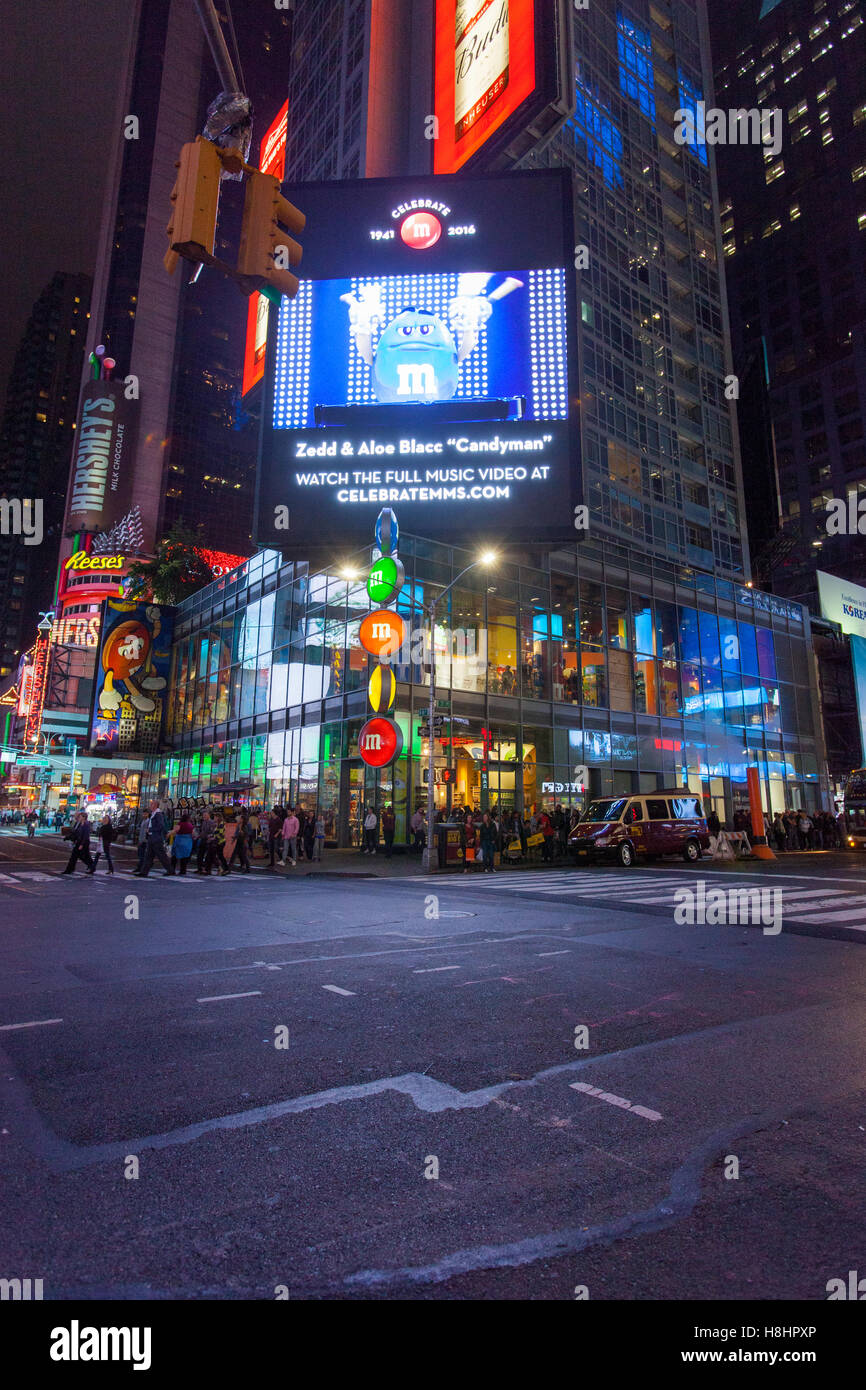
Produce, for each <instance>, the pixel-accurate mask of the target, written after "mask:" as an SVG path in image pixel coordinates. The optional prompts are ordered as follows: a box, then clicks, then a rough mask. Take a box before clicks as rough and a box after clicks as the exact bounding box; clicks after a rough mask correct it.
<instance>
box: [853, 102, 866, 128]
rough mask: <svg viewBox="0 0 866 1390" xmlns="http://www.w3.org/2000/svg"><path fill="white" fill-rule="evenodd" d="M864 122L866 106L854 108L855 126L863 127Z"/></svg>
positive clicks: (865, 119)
mask: <svg viewBox="0 0 866 1390" xmlns="http://www.w3.org/2000/svg"><path fill="white" fill-rule="evenodd" d="M864 121H866V106H857V107H855V108H854V124H855V125H862V124H863V122H864Z"/></svg>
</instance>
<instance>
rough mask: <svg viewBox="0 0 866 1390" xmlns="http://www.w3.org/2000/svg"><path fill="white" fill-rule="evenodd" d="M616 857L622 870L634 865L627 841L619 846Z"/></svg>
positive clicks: (632, 854)
mask: <svg viewBox="0 0 866 1390" xmlns="http://www.w3.org/2000/svg"><path fill="white" fill-rule="evenodd" d="M617 855H618V856H619V862H620V864H622V866H623V868H624V869H630V868H631V866H632V864H633V863H634V850H633V849H632V847H631V845H630V844H629V842H628V840H625V841H624V842H623V843H622V844H621V845H620V847H619V849H618V850H617Z"/></svg>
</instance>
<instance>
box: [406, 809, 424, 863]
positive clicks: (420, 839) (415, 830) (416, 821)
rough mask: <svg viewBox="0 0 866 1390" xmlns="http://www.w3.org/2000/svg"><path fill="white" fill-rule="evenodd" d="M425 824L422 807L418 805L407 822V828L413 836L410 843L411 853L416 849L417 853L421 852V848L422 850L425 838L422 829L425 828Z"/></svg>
mask: <svg viewBox="0 0 866 1390" xmlns="http://www.w3.org/2000/svg"><path fill="white" fill-rule="evenodd" d="M425 824H426V817H425V815H424V808H423V807H422V806H419V807H418V809H417V811H416V812H415V814H414V816H413V817H412V819H411V821H410V822H409V828H410V830H411V831H412V836H413V843H412V853H413V854H414V853H415V851H416V850H417V851H418V853H419V854H421V853H422V852H423V850H424V838H425V836H424V830H425Z"/></svg>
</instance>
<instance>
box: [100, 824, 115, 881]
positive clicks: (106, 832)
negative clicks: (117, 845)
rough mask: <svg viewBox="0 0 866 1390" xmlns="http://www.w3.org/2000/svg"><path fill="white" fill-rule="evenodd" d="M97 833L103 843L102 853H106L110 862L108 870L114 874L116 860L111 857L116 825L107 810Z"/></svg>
mask: <svg viewBox="0 0 866 1390" xmlns="http://www.w3.org/2000/svg"><path fill="white" fill-rule="evenodd" d="M97 834H98V836H99V843H100V844H101V845H102V853H103V854H104V855H105V858H106V861H107V863H108V872H109V873H110V874H113V873H114V861H113V860H112V858H111V846H112V843H113V841H114V838H115V835H114V826H113V825H112V824H111V817H110V816H109V814H108V812H107V811H106V813H105V815H104V816H103V817H102V820H101V821H100V824H99V830H98V831H97Z"/></svg>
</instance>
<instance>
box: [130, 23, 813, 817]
mask: <svg viewBox="0 0 866 1390" xmlns="http://www.w3.org/2000/svg"><path fill="white" fill-rule="evenodd" d="M335 11H336V12H337V15H338V16H339V18H337V17H335V13H334V12H335ZM381 13H382V11H381V10H380V9H379V8H378V6H377V4H376V0H370V3H369V4H365V3H363V0H346V3H345V4H343V5H340V6H333V5H317V4H311V5H309V6H305V7H304V12H303V16H302V17H301V18H299V25H300V27H299V29H298V30H297V32H296V50H295V56H296V60H297V58H298V54H299V48H298V45H302V44H304V43H307V44H308V45H310V47H308V49H307V50H305V51H306V53H307V59H308V61H307V63H306V64H305V65H302V66H300V67H299V66H297V65H296V68H295V75H294V77H293V83H292V87H291V89H290V111H291V108H292V101H293V99H294V98H295V95H296V94H298V99H299V100H300V96H301V95H303V97H304V101H305V102H306V109H307V110H311V109H312V99H313V97H314V96H315V97H316V98H317V101H318V105H317V107H316V120H315V122H314V123H312V124H311V125H310V126H309V127H308V128H307V134H306V137H303V136H302V135H301V134H300V133H299V130H298V128H296V129H295V133H294V135H293V134H292V124H291V117H290V135H289V146H288V151H289V153H288V159H287V176H288V177H289V178H291V179H293V180H294V179H296V178H304V177H306V178H311V177H333V176H337V177H344V176H345V177H353V176H357V175H361V176H363V175H364V174H370V173H372V172H376V173H381V172H389V173H401V172H403V173H405V172H410V171H414V170H413V169H412V166H411V165H410V164H409V163H408V162H407V163H406V164H405V165H404V166H403V167H402V168H400V167H387V168H382V167H381V165H379V164H376V165H375V166H373V165H371V163H370V162H367V159H366V155H367V151H368V145H367V143H366V140H367V134H366V132H368V131H369V129H370V128H371V122H372V121H373V120H374V114H375V111H376V110H379V111H382V110H383V109H385V107H384V106H379V107H378V108H377V107H375V105H374V106H373V107H372V108H371V107H370V105H369V101H368V98H369V93H370V90H371V87H375V84H371V82H370V78H369V66H370V52H371V49H370V42H371V33H372V32H373V29H374V27H375V23H376V20H377V17H381ZM431 17H432V16H431ZM573 28H574V44H575V50H574V55H573V56H574V73H575V82H576V112H575V115H574V117H573V118H572V119H571V120H570V121H569V122H568V124H567V125H566V126H565V127H564V128H563V129H562V130H561V131H560V132H559V133H558V134H557V135H556V136H555V137H554V138H553V139H552V140H551V141H549V142H548V143H547V145H546V146H545V147H544V148H542V149H539V150H536V151H535V152H534V153H533V154H531V155H528V156H526V157H525V158H524V161H523V163H524V165H525V166H526V167H546V166H551V165H566V166H567V167H568V168H570V169H571V170H572V171H573V175H574V190H575V214H576V223H577V226H578V228H579V232H578V237H577V241H578V245H577V246H576V248H575V273H576V275H577V277H578V278H577V286H578V296H577V298H578V303H579V315H578V316H579V322H578V324H577V330H578V359H579V380H580V390H579V398H580V430H581V451H580V459H579V460H578V459H577V458H575V460H574V468H575V471H576V473H577V474H579V477H577V478H576V482H577V483H578V484H579V488H580V491H581V495H582V496H583V497H584V499H585V500H586V502H587V503H588V504H589V508H590V528H589V533H588V536H587V537H586V538H585V539H584V540H582V541H581V542H580V544H576V545H574V546H571V547H569V548H563V549H556V550H553V551H544V550H534V549H531V548H527V549H525V550H524V552H523V553H519V551H511V552H510V553H508V554H507V555H505V556H503V557H502V559H501V561H500V563H499V565H498V567H497V569H496V571H495V573H492V574H489V575H485V576H484V577H482V576H481V574H480V572H479V571H475V572H474V573H473V575H471V576H467V577H466V579H464V580H463V581H461V584H460V586H459V587H457V588H455V590H453V591H452V593H451V594H450V596H449V598H448V600H447V602H448V607H447V608H444V607H443V616H442V620H441V621H442V627H441V630H440V629H437V632H436V634H435V638H434V642H433V650H434V654H435V661H436V687H437V701H438V702H439V710H440V712H441V713H442V714H443V715H444V717H445V721H446V722H445V723H444V724H443V732H442V733H441V736H437V737H436V738H435V756H436V774H435V775H436V780H435V784H434V787H433V789H432V794H433V795H432V800H433V804H434V805H435V807H436V808H437V809H440V808H441V809H446V810H447V809H448V808H449V807H450V806H452V805H454V804H457V803H458V802H459V803H460V804H467V803H468V804H470V805H473V806H474V805H478V806H481V807H486V806H496V807H498V808H500V809H507V808H509V807H518V808H520V809H522V810H524V811H528V810H530V809H531V808H532V807H538V806H541V805H551V804H553V803H554V802H555V801H563V802H566V803H567V802H569V801H575V800H577V799H578V798H579V796H580V793H579V792H578V791H576V790H575V785H576V782H577V781H578V780H579V779H578V774H577V771H576V770H577V769H582V768H584V767H585V768H587V769H588V772H589V778H588V781H589V790H590V793H591V794H594V795H595V794H600V793H606V792H627V791H636V790H641V791H652V790H655V789H656V788H658V787H660V786H664V785H670V784H671V783H676V784H682V785H688V786H689V787H691V788H692V789H693V790H695V791H696V792H697V791H699V792H700V793H701V794H702V795H703V796H704V797H706V798H707V799H708V803H709V802H711V803H712V804H714V805H715V806H716V808H717V809H718V811H719V814H720V816H722V817H724V818H729V817H730V816H731V814H732V813H733V810H734V809H735V807H737V806H739V805H742V804H744V803H745V799H746V795H745V787H746V772H747V769H748V768H749V767H750V766H756V767H757V768H758V770H759V773H760V777H761V784H762V788H763V795H764V801H765V805H766V807H767V808H768V809H769V810H772V811H775V810H776V809H782V808H783V807H785V806H788V807H792V806H793V807H797V806H807V807H814V806H817V805H819V804H826V798H827V795H828V786H827V780H826V772H825V758H824V750H823V745H822V741H821V733H820V727H819V718H818V707H817V691H816V685H815V678H814V667H813V659H812V655H811V650H810V628H809V619H808V615H807V614H806V613H805V612H804V611H803V609H802V608H801V606H800V605H798V604H795V603H786V602H784V601H783V600H779V599H774V598H771V597H769V596H768V595H766V594H764V593H762V592H758V591H756V590H755V589H753V588H752V587H751V583H750V580H749V560H748V552H747V546H746V542H745V521H744V504H743V493H742V480H741V475H740V461H739V451H738V447H737V439H736V428H735V418H734V414H733V394H732V393H731V392H730V391H729V389H728V387H729V385H730V381H731V377H732V363H731V358H730V352H729V347H728V342H729V332H728V324H727V317H726V314H727V311H726V299H725V286H724V266H723V262H722V240H721V229H720V222H719V215H718V211H719V204H718V192H717V187H716V182H715V166H714V151H713V150H712V148H708V147H707V146H706V145H705V144H704V143H703V142H702V141H701V140H700V139H693V140H692V141H691V143H686V144H682V143H679V142H678V140H677V128H678V117H677V113H678V112H681V111H682V110H683V109H686V110H690V111H692V112H694V114H695V117H696V118H697V112H698V103H700V102H701V101H704V100H706V99H707V98H708V97H710V96H711V93H712V83H711V78H710V55H709V41H708V30H707V24H706V11H705V7H704V4H703V3H702V0H659V2H658V3H649V0H635V3H633V4H629V5H628V6H626V5H625V4H612V5H610V6H590V7H589V8H588V9H587V10H580V11H575V13H574V16H573ZM429 37H430V38H432V26H430V32H429ZM316 45H318V47H316ZM320 50H321V51H320ZM408 51H410V50H407V52H408ZM350 58H351V60H352V61H351V62H350V61H349V60H350ZM314 59H315V61H313V60H314ZM356 78H358V82H359V86H358V89H357V90H358V93H359V104H358V107H357V112H358V121H359V122H360V129H359V131H358V132H357V138H356V131H355V125H354V124H352V122H349V123H348V124H347V120H346V113H347V110H349V111H354V110H355V104H354V98H353V99H352V101H349V94H350V93H351V92H353V91H354V90H355V87H354V85H353V84H354V83H355V79H356ZM426 91H427V92H428V93H429V86H428V88H427V89H426ZM365 94H366V95H365ZM347 102H348V107H347V105H346V103H347ZM385 106H387V103H386V104H385ZM427 109H432V107H429V106H428V108H427ZM371 111H372V114H371ZM353 119H354V118H353ZM329 122H330V123H329ZM333 122H336V126H335V127H334V129H332V125H333ZM365 122H366V125H365ZM386 125H387V123H384V124H383V123H380V124H379V125H378V126H377V127H376V128H377V129H378V130H380V131H381V130H383V129H385V128H386ZM316 130H321V131H322V132H326V131H327V132H328V137H327V140H325V139H324V138H322V139H321V141H320V143H318V144H317V143H316ZM335 130H336V134H335V133H334V131H335ZM386 144H387V142H386V143H385V144H382V145H380V146H379V147H378V149H379V151H380V153H381V151H383V150H384V149H385V148H386ZM402 148H404V149H405V148H406V146H405V145H404V146H403V147H402ZM400 149H401V146H400V143H399V141H397V142H396V143H395V144H393V146H392V151H391V154H392V158H393V159H394V160H397V162H399V159H398V156H399V151H400ZM424 167H426V169H427V170H429V168H430V167H431V164H430V157H429V154H428V162H427V164H426V166H424ZM422 171H423V169H422ZM398 511H399V508H398ZM400 556H401V559H402V561H403V563H404V565H405V568H406V582H405V584H404V586H403V589H402V591H401V596H400V601H399V602H400V604H401V605H402V613H403V615H404V617H405V618H406V619H407V622H408V625H409V628H410V630H412V629H417V628H419V627H423V621H424V620H423V617H422V613H423V605H424V603H425V602H429V598H430V594H431V592H432V593H435V592H436V590H437V589H439V590H440V591H441V590H442V589H444V588H446V587H447V586H448V585H449V584H450V583H451V581H452V579H453V578H454V576H456V575H458V574H459V573H460V571H461V570H462V569H463V568H464V567H465V565H466V564H467V563H469V562H470V561H471V560H472V559H473V558H474V557H473V556H471V555H469V554H467V553H465V552H461V551H459V550H457V549H455V548H453V547H450V546H448V545H442V544H436V543H433V542H431V541H430V540H429V539H424V538H423V537H421V536H416V537H408V538H404V540H403V541H402V542H401V550H400ZM356 558H357V559H358V567H359V568H363V567H364V565H365V563H368V562H369V559H370V554H369V551H368V552H367V553H366V554H365V555H362V556H360V557H356ZM368 609H369V602H368V600H367V596H366V593H365V590H364V586H363V583H362V582H359V581H352V580H347V579H345V578H341V576H340V573H339V572H338V570H337V568H336V567H334V568H333V569H331V570H327V569H326V570H323V571H321V572H317V573H311V572H310V570H309V568H308V566H307V565H305V564H304V563H303V562H301V561H296V562H294V563H291V564H281V560H280V557H279V555H277V554H276V553H273V552H263V553H262V554H261V555H260V556H258V557H255V558H254V559H253V560H251V561H250V562H249V563H248V565H247V566H244V567H242V568H241V569H240V570H238V571H235V572H234V574H233V575H231V576H229V577H228V579H227V580H226V581H224V582H222V583H221V584H219V585H217V586H211V587H210V588H209V589H207V590H205V591H204V592H203V593H202V594H200V595H198V596H196V598H195V599H193V600H190V601H188V602H187V603H186V604H184V605H182V607H181V609H180V610H179V612H178V626H177V629H176V645H175V653H174V668H173V678H172V690H173V698H172V700H171V702H170V703H171V705H172V707H173V710H174V714H173V719H172V722H171V725H170V727H169V728H168V730H167V743H168V747H169V748H170V750H171V752H170V753H169V754H166V756H164V757H161V758H159V759H154V760H150V761H149V762H148V765H147V768H146V773H145V782H146V785H147V788H148V790H149V791H152V792H161V793H163V794H166V795H171V796H177V795H196V796H204V797H205V798H206V797H207V796H208V795H209V794H212V789H213V788H214V787H219V786H220V785H231V784H239V785H242V784H246V785H247V786H248V787H249V788H250V791H249V798H252V799H255V800H261V801H267V802H273V801H277V800H280V801H283V802H286V801H288V802H292V803H297V802H301V803H303V804H305V805H306V806H308V808H310V809H312V808H313V806H315V805H318V806H319V807H320V808H321V809H322V810H323V811H324V813H325V816H326V821H327V825H328V832H329V837H330V838H331V839H332V840H333V841H335V842H336V843H338V844H341V845H349V844H353V843H357V840H358V835H359V827H360V817H361V809H362V807H363V806H364V805H365V804H369V803H372V804H376V805H378V806H379V807H381V806H382V805H384V804H386V803H387V802H392V803H393V805H394V808H395V810H396V812H397V817H398V837H399V838H404V837H405V835H406V833H407V822H408V818H409V817H410V816H411V814H412V811H413V810H414V809H415V807H416V806H417V805H418V804H419V803H422V802H423V803H428V801H429V798H428V792H429V791H430V790H431V789H429V788H428V787H427V784H426V780H425V779H426V775H427V763H426V758H427V753H428V751H429V745H428V743H427V736H426V734H422V733H421V732H420V729H419V726H420V725H421V724H422V722H423V723H426V710H427V701H428V679H429V677H428V674H427V673H426V672H425V670H424V668H423V666H422V665H421V664H420V659H419V658H417V657H413V656H412V655H411V653H410V654H409V655H408V656H407V657H406V658H405V660H403V661H402V662H401V663H400V664H398V666H397V670H396V676H397V682H398V686H397V690H398V693H397V700H396V707H395V708H396V714H395V717H396V719H397V722H398V723H399V724H400V725H401V727H402V730H403V743H404V751H403V754H402V755H401V757H399V758H398V759H397V760H396V761H395V763H394V764H393V766H392V767H390V768H388V769H386V770H384V771H381V772H372V771H370V770H369V769H367V768H366V766H365V765H364V763H363V762H362V761H361V759H360V757H359V755H358V747H357V739H358V732H359V730H360V728H361V725H362V723H363V722H364V719H365V718H366V716H367V713H368V701H367V691H366V686H367V680H368V664H369V660H368V657H367V655H366V653H365V652H364V651H363V650H362V649H361V647H360V645H359V642H358V636H357V630H358V626H359V624H360V621H361V618H362V616H363V615H364V613H365V612H366V611H367V610H368ZM449 719H450V720H451V722H450V724H449V723H448V722H447V721H448V720H449Z"/></svg>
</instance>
